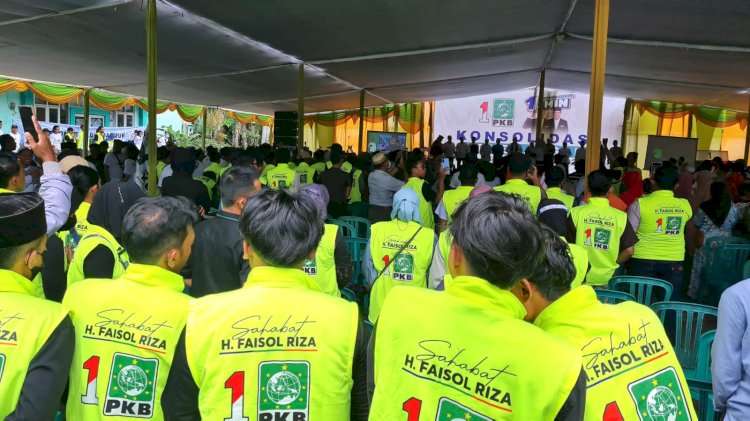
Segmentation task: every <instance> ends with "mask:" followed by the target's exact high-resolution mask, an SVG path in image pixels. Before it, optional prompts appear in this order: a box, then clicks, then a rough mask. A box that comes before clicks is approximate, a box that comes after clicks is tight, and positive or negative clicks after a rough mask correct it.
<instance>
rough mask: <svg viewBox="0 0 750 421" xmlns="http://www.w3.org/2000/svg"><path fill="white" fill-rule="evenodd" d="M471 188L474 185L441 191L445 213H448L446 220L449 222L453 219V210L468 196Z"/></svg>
mask: <svg viewBox="0 0 750 421" xmlns="http://www.w3.org/2000/svg"><path fill="white" fill-rule="evenodd" d="M473 189H474V186H459V187H458V188H457V189H455V190H448V191H446V192H445V193H443V205H444V206H445V213H447V214H448V219H447V221H448V223H449V224H450V223H451V221H452V220H453V212H455V211H456V208H458V206H459V205H460V204H461V203H463V202H465V201H466V200H467V199H468V198H469V195H470V194H471V191H472V190H473Z"/></svg>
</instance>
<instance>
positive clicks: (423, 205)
mask: <svg viewBox="0 0 750 421" xmlns="http://www.w3.org/2000/svg"><path fill="white" fill-rule="evenodd" d="M423 185H424V180H422V179H421V178H416V177H410V178H409V180H408V181H407V182H406V184H405V185H404V186H403V187H402V189H407V188H409V189H412V190H414V192H415V193H416V194H417V196H418V197H419V216H421V217H422V226H423V227H425V228H429V229H435V216H434V214H433V212H432V203H430V202H428V201H427V199H425V198H424V196H423V195H422V186H423Z"/></svg>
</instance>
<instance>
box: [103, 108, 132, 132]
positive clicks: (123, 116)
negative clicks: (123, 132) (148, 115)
mask: <svg viewBox="0 0 750 421" xmlns="http://www.w3.org/2000/svg"><path fill="white" fill-rule="evenodd" d="M109 120H110V124H112V125H113V126H115V127H133V126H134V125H135V124H134V123H135V108H134V107H133V106H130V107H122V108H120V109H119V110H117V111H110V113H109Z"/></svg>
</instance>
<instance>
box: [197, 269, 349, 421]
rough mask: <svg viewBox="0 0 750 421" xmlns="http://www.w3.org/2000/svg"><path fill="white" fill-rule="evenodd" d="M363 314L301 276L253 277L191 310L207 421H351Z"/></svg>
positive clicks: (257, 273) (255, 272)
mask: <svg viewBox="0 0 750 421" xmlns="http://www.w3.org/2000/svg"><path fill="white" fill-rule="evenodd" d="M358 317H359V316H358V309H357V305H356V304H354V303H350V302H347V301H346V300H342V299H340V298H335V297H331V296H329V295H326V294H321V293H320V291H319V289H318V286H317V284H315V282H313V280H312V278H310V277H309V276H307V275H305V273H304V272H302V271H301V270H299V269H281V268H273V267H270V266H262V267H255V268H253V269H252V270H251V271H250V275H249V276H248V278H247V282H246V283H245V285H244V286H243V287H242V289H239V290H235V291H230V292H226V293H223V294H215V295H209V296H206V297H203V298H200V299H197V300H193V301H192V302H191V303H190V310H189V312H188V322H187V328H186V336H185V350H186V354H187V361H188V365H189V367H190V372H191V373H192V375H193V379H194V380H195V383H196V385H198V388H199V389H200V394H199V396H198V405H199V408H200V414H201V417H202V418H203V419H204V420H224V419H230V420H243V419H245V420H246V419H248V418H249V419H252V420H281V419H283V420H288V421H292V420H346V419H349V416H350V404H351V398H350V396H351V390H352V385H353V380H352V360H353V355H354V344H355V340H356V336H357V325H358V324H359V320H358Z"/></svg>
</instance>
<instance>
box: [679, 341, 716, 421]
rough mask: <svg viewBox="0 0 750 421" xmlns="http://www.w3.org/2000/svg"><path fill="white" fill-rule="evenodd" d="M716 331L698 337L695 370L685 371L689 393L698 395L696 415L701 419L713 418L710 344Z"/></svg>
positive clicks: (714, 414)
mask: <svg viewBox="0 0 750 421" xmlns="http://www.w3.org/2000/svg"><path fill="white" fill-rule="evenodd" d="M715 336H716V331H715V330H711V331H708V332H706V333H704V334H702V335H701V336H700V338H698V351H697V352H698V359H697V362H696V366H695V371H694V372H692V373H690V375H688V373H685V378H686V379H687V381H688V385H689V386H690V394H691V395H693V397H695V396H698V417H699V419H702V420H713V419H715V416H716V413H715V412H714V403H713V402H714V397H713V393H712V392H713V390H712V385H711V345H712V344H713V343H714V337H715Z"/></svg>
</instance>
